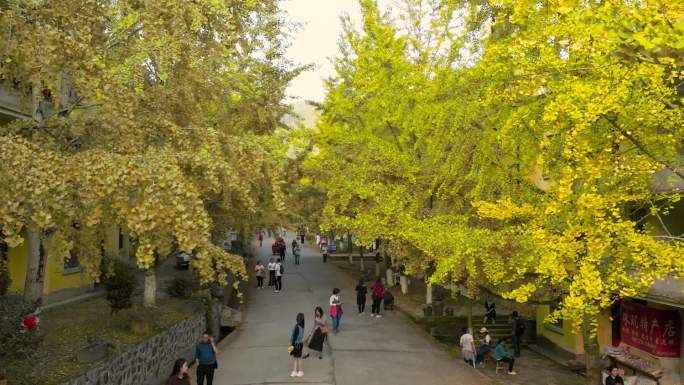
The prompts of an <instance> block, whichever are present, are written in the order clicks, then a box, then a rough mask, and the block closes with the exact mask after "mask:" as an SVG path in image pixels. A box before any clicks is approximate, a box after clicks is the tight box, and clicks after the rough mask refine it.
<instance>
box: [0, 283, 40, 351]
mask: <svg viewBox="0 0 684 385" xmlns="http://www.w3.org/2000/svg"><path fill="white" fill-rule="evenodd" d="M35 309H36V305H35V304H32V303H29V302H26V301H25V300H24V299H23V298H22V297H21V296H18V295H5V296H3V297H0V357H12V358H19V359H24V358H27V357H30V356H32V355H33V354H34V353H35V352H36V351H37V350H38V346H39V345H40V343H41V342H42V336H41V334H40V331H39V327H36V328H33V329H31V330H24V328H22V326H21V325H22V322H23V321H24V318H25V317H26V316H27V315H29V314H31V313H33V312H34V310H35Z"/></svg>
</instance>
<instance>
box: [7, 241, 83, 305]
mask: <svg viewBox="0 0 684 385" xmlns="http://www.w3.org/2000/svg"><path fill="white" fill-rule="evenodd" d="M45 246H47V245H45ZM44 248H45V249H46V250H48V249H49V247H44ZM27 258H28V242H26V241H24V242H23V243H22V244H21V245H19V246H17V247H11V248H10V249H9V250H8V268H9V273H10V277H11V278H12V285H11V286H10V290H11V291H13V292H21V291H23V289H24V282H25V281H26V263H27ZM92 283H93V280H92V279H90V277H87V276H86V275H85V274H83V273H82V272H80V271H75V272H70V273H65V272H64V261H62V260H61V258H56V257H50V256H48V258H47V261H46V266H45V281H44V286H43V293H44V294H49V293H53V292H55V291H58V290H63V289H71V288H78V287H82V286H85V285H90V284H92Z"/></svg>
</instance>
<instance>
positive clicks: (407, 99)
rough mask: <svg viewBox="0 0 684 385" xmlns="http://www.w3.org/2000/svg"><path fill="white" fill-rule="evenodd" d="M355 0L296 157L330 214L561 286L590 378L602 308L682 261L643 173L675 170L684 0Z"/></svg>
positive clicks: (434, 259) (358, 229) (544, 294)
mask: <svg viewBox="0 0 684 385" xmlns="http://www.w3.org/2000/svg"><path fill="white" fill-rule="evenodd" d="M360 4H361V7H362V10H363V15H364V18H363V23H362V25H361V26H360V30H358V31H356V30H353V29H352V28H347V29H346V32H345V34H344V36H343V43H342V45H341V59H340V60H339V61H338V62H337V63H336V70H337V73H336V75H335V76H334V77H333V79H331V80H330V82H329V85H328V88H329V92H328V95H327V97H326V100H325V102H324V103H323V105H322V107H323V116H322V118H321V121H320V123H319V125H318V128H319V130H320V133H319V134H318V135H317V137H316V143H315V146H316V148H317V149H318V150H319V151H316V152H312V153H311V154H310V155H309V157H308V159H307V161H306V162H305V164H304V165H305V167H308V168H309V173H310V174H309V175H310V178H311V179H312V180H314V181H316V183H317V185H318V186H319V187H320V188H321V189H322V190H323V191H325V192H326V195H327V204H326V207H325V208H324V210H323V221H324V223H327V225H328V226H329V227H331V228H344V229H351V230H352V231H353V232H354V234H355V235H356V236H357V238H358V239H359V240H360V242H362V243H363V242H370V240H372V239H375V238H385V239H388V240H390V243H391V244H395V245H397V247H395V248H394V252H395V253H397V257H399V258H404V259H406V260H407V263H408V264H411V265H413V266H415V268H416V269H424V270H427V267H428V266H432V267H434V269H430V271H434V274H433V275H432V277H431V278H430V281H431V282H433V283H450V282H464V283H465V284H466V287H468V288H469V290H471V291H475V290H477V286H478V285H484V286H487V287H488V288H489V289H493V290H496V291H497V292H498V293H499V294H500V295H502V296H504V297H507V298H511V299H515V300H517V301H521V302H525V301H531V300H535V301H549V302H550V301H552V300H554V301H555V300H559V301H560V305H559V307H558V308H557V310H556V311H555V312H554V313H553V314H552V315H551V318H550V319H553V318H563V319H565V320H566V321H567V322H568V323H569V324H570V325H572V327H574V328H575V329H576V330H579V329H581V330H582V331H583V332H584V333H583V334H584V341H585V350H586V352H587V354H586V356H587V366H588V369H589V370H588V372H589V376H587V378H588V380H587V381H588V382H592V383H595V381H596V378H597V376H598V372H597V370H596V362H597V360H596V359H595V354H596V346H597V344H596V338H595V335H596V334H595V333H596V327H597V320H598V316H599V314H601V313H602V312H603V311H604V310H605V309H606V308H608V307H609V306H610V305H611V304H612V303H613V302H614V301H616V300H618V299H620V298H627V297H633V296H638V295H644V294H645V293H646V292H647V291H648V290H649V288H650V287H651V285H652V284H653V282H654V281H655V280H657V279H665V278H668V277H672V276H682V274H683V273H684V265H683V263H682V261H681V258H678V257H677V256H678V255H681V249H682V244H681V241H682V239H681V237H680V236H678V234H670V233H669V232H668V231H667V229H664V230H662V231H664V232H665V234H670V235H669V236H667V237H666V240H667V242H663V238H662V237H661V238H655V237H653V233H654V232H658V231H661V230H660V229H658V228H654V227H653V226H650V225H644V224H645V223H647V222H649V221H650V222H655V223H663V221H662V220H659V219H660V218H661V217H662V216H663V215H666V214H667V213H668V211H669V210H670V208H671V207H672V206H673V205H675V204H679V203H678V202H679V200H680V192H679V191H676V190H673V191H671V192H658V191H656V190H655V189H653V185H652V181H653V178H654V175H655V173H656V172H658V171H660V170H669V171H670V173H671V175H672V178H674V179H680V180H681V178H682V171H681V164H682V163H681V162H682V160H681V157H680V155H679V152H680V150H681V146H682V140H683V139H684V131H683V130H684V124H683V123H684V121H683V119H684V116H683V115H682V86H681V84H682V77H683V76H684V73H683V72H682V68H683V65H684V63H683V62H682V57H684V56H683V55H682V49H683V47H684V46H683V44H684V38H683V37H682V36H684V35H683V34H682V31H683V29H684V20H683V19H682V15H683V14H684V12H683V8H682V7H683V6H682V5H681V4H677V3H672V2H670V3H662V2H647V1H644V2H617V3H615V2H602V1H597V2H583V1H551V2H542V3H540V2H536V1H499V2H488V1H479V2H475V3H473V2H467V3H466V2H461V1H420V0H406V1H403V2H402V4H405V5H407V7H409V8H411V7H414V9H420V7H421V5H422V6H426V5H429V7H428V8H430V9H432V10H433V11H434V13H436V14H437V15H441V19H438V20H437V21H435V22H432V23H429V24H428V26H427V28H422V27H421V26H423V25H424V24H421V23H420V22H417V23H413V24H411V23H409V24H410V25H413V26H414V27H415V26H419V27H421V28H417V27H416V28H402V27H401V25H400V23H399V22H398V21H397V20H396V19H392V18H391V17H390V16H389V15H382V14H381V12H380V11H379V10H378V8H377V5H376V4H375V3H374V2H373V1H361V2H360ZM421 20H422V19H421ZM418 21H420V20H418ZM454 21H456V22H454ZM431 41H436V42H437V43H432V45H431V43H429V42H431ZM444 41H449V42H450V43H449V44H447V45H446V46H441V47H440V46H439V42H444ZM426 42H427V43H426ZM421 43H423V44H421ZM435 44H437V45H435ZM651 218H652V219H654V220H653V221H651Z"/></svg>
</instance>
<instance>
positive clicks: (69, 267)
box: [62, 252, 81, 274]
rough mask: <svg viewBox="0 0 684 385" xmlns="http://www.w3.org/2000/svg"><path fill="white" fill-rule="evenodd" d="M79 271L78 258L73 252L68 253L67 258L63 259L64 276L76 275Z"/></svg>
mask: <svg viewBox="0 0 684 385" xmlns="http://www.w3.org/2000/svg"><path fill="white" fill-rule="evenodd" d="M79 271H81V264H80V263H79V262H78V256H77V255H76V254H74V253H73V252H70V253H69V257H67V258H64V270H63V271H62V272H63V273H64V274H70V273H76V272H79Z"/></svg>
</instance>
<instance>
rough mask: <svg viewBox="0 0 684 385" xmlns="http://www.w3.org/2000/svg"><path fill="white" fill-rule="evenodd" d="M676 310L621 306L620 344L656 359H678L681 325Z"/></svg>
mask: <svg viewBox="0 0 684 385" xmlns="http://www.w3.org/2000/svg"><path fill="white" fill-rule="evenodd" d="M681 322H682V321H681V319H680V317H679V312H678V311H676V310H663V309H654V308H651V307H648V306H644V305H639V304H637V303H633V302H623V303H622V322H621V323H620V337H621V340H622V342H624V343H626V344H627V345H630V346H634V347H635V348H637V349H641V350H643V351H646V352H649V353H651V354H653V355H656V356H659V357H679V351H680V344H681V337H682V335H681V330H682V326H681V325H682V323H681Z"/></svg>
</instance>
